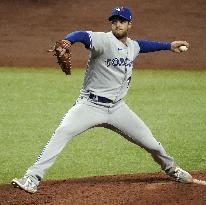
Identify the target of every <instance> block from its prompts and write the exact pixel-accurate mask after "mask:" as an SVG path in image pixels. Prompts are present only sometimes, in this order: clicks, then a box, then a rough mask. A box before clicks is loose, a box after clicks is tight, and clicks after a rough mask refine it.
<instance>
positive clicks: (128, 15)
mask: <svg viewBox="0 0 206 205" xmlns="http://www.w3.org/2000/svg"><path fill="white" fill-rule="evenodd" d="M116 16H119V17H121V18H123V19H126V20H127V21H131V20H132V12H131V11H130V10H129V8H127V7H124V6H122V7H115V8H113V9H112V15H111V16H110V17H109V18H108V20H109V21H112V19H113V18H114V17H116Z"/></svg>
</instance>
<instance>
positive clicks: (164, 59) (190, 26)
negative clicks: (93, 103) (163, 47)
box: [0, 0, 206, 69]
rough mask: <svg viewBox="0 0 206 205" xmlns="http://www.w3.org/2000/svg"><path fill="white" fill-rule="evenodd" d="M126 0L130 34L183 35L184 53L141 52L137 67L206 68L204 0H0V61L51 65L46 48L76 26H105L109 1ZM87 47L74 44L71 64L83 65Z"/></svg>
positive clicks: (151, 36)
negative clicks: (128, 8)
mask: <svg viewBox="0 0 206 205" xmlns="http://www.w3.org/2000/svg"><path fill="white" fill-rule="evenodd" d="M116 5H127V6H129V7H130V8H131V10H132V12H133V15H134V20H133V30H132V32H131V37H132V38H135V39H150V40H158V41H173V40H187V41H188V42H189V43H190V44H191V48H190V50H189V51H188V52H187V53H184V54H181V56H179V55H178V54H174V53H168V52H159V53H151V54H142V55H141V56H140V57H139V59H138V60H137V61H136V62H135V67H138V68H167V69H168V68H183V69H185V68H186V69H206V43H205V35H206V26H205V25H206V12H205V11H206V1H205V0H195V1H194V0H181V1H180V0H155V1H153V0H147V1H145V0H138V1H136V0H125V1H121V0H119V1H115V0H98V1H96V0H89V1H85V0H61V1H60V0H59V1H56V0H33V1H32V0H1V1H0V25H1V26H0V34H1V38H0V66H37V67H40V66H45V67H55V66H56V62H55V60H54V58H53V57H52V56H51V55H49V54H48V53H46V52H45V50H46V49H48V48H50V46H51V45H52V44H53V43H54V42H55V40H58V39H62V38H63V37H64V36H65V35H66V34H67V33H69V32H71V31H75V30H93V31H108V30H110V24H109V23H108V22H107V20H106V19H107V17H108V16H109V15H110V13H111V9H112V7H114V6H116ZM87 54H88V51H86V49H84V47H83V46H82V45H80V44H77V45H75V46H74V48H73V66H74V67H77V66H80V67H82V66H84V65H85V63H86V61H87Z"/></svg>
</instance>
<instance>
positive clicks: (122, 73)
mask: <svg viewBox="0 0 206 205" xmlns="http://www.w3.org/2000/svg"><path fill="white" fill-rule="evenodd" d="M88 33H89V35H90V39H91V43H90V51H91V52H90V56H89V60H88V64H87V69H86V72H85V77H84V82H83V86H82V89H81V94H80V97H79V98H78V99H77V101H76V104H75V105H74V106H73V107H72V108H71V109H69V110H68V112H67V113H66V114H65V116H64V117H63V119H62V121H61V123H60V125H59V126H58V128H57V129H56V130H55V132H54V134H53V136H52V137H51V139H50V140H49V142H48V143H47V144H46V146H45V147H44V149H43V150H42V152H41V154H40V155H39V157H38V158H37V160H36V162H35V163H34V165H32V166H31V167H29V168H28V170H27V172H26V175H32V176H39V177H41V178H43V176H44V174H45V172H46V170H47V169H48V168H49V167H51V166H52V164H53V163H54V161H55V159H56V158H57V156H58V155H59V153H60V152H61V151H62V150H63V148H64V147H65V145H66V144H67V142H68V141H69V140H71V139H72V138H73V137H74V136H76V135H78V134H80V133H82V132H84V131H86V130H88V129H89V128H91V127H96V126H98V127H99V126H103V127H106V128H109V129H112V130H113V131H115V132H117V133H119V134H121V135H122V136H123V137H125V138H126V139H128V140H129V141H131V142H133V143H135V144H136V145H138V146H140V147H142V148H144V149H145V150H147V151H148V152H149V153H150V154H151V155H152V157H153V158H154V160H155V161H156V162H157V163H158V164H159V165H160V166H161V168H162V169H163V170H166V169H169V168H170V167H172V166H173V164H174V159H173V158H172V157H170V156H168V155H167V154H166V152H165V150H164V148H163V146H162V145H161V144H160V143H159V142H158V141H157V140H156V139H155V138H154V136H153V135H152V133H151V131H150V129H149V128H148V127H147V126H146V125H145V123H144V122H143V121H142V120H141V119H140V118H139V117H138V116H137V115H136V114H135V113H134V112H133V111H132V110H130V109H129V107H128V106H127V105H126V103H125V102H124V100H122V98H123V97H124V96H125V95H126V94H127V91H128V87H129V83H130V80H131V75H132V68H133V61H134V59H135V58H136V57H137V56H138V54H139V51H140V48H139V45H138V43H137V42H135V41H133V40H131V39H129V38H127V41H126V45H125V44H123V43H122V42H120V41H119V40H117V38H116V37H115V36H114V35H113V33H112V32H108V33H103V32H88ZM91 94H92V95H93V96H97V97H101V98H95V99H93V98H90V96H91ZM102 98H103V99H104V102H99V101H98V99H102ZM105 98H106V99H108V100H109V101H108V100H107V101H105Z"/></svg>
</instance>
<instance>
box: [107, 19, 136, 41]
mask: <svg viewBox="0 0 206 205" xmlns="http://www.w3.org/2000/svg"><path fill="white" fill-rule="evenodd" d="M111 23H112V25H111V27H112V33H113V34H114V36H115V37H116V38H117V39H121V38H124V37H127V35H128V31H129V30H130V29H131V27H132V25H131V24H132V22H129V21H127V20H125V19H123V18H120V17H116V18H114V19H112V21H111Z"/></svg>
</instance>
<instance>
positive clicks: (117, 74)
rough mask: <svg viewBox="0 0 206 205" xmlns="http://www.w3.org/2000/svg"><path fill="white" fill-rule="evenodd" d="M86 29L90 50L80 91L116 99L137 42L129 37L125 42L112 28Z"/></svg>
mask: <svg viewBox="0 0 206 205" xmlns="http://www.w3.org/2000/svg"><path fill="white" fill-rule="evenodd" d="M88 33H89V35H90V39H91V46H90V50H91V52H90V56H89V60H88V64H87V70H86V73H85V78H84V83H83V87H82V90H81V93H82V94H86V93H88V92H91V93H93V94H95V95H98V96H103V97H106V98H109V99H111V100H113V101H118V100H120V99H122V98H123V97H124V96H125V95H126V94H127V90H128V87H129V83H130V80H131V75H132V69H133V61H134V59H135V58H136V57H137V56H138V54H139V51H140V48H139V45H138V43H137V42H136V41H133V40H131V39H130V38H127V42H126V44H127V45H125V44H123V43H122V42H121V41H119V40H118V39H117V38H116V37H115V36H114V35H113V34H112V32H108V33H104V32H88Z"/></svg>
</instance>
